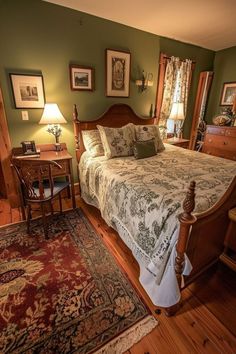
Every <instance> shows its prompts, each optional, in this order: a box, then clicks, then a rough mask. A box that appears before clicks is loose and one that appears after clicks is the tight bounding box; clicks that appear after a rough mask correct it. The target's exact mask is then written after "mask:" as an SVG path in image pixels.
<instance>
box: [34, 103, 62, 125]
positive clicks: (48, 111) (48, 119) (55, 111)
mask: <svg viewBox="0 0 236 354" xmlns="http://www.w3.org/2000/svg"><path fill="white" fill-rule="evenodd" d="M62 123H67V122H66V120H65V118H64V117H63V115H62V114H61V112H60V109H59V108H58V105H57V104H56V103H46V104H45V106H44V110H43V115H42V117H41V119H40V121H39V124H62Z"/></svg>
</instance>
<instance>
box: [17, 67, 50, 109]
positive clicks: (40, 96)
mask: <svg viewBox="0 0 236 354" xmlns="http://www.w3.org/2000/svg"><path fill="white" fill-rule="evenodd" d="M10 79H11V85H12V91H13V97H14V103H15V107H16V108H20V109H21V108H43V107H44V104H45V95H44V87H43V77H42V75H28V74H25V75H24V74H10Z"/></svg>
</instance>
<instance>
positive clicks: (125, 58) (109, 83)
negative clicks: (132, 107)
mask: <svg viewBox="0 0 236 354" xmlns="http://www.w3.org/2000/svg"><path fill="white" fill-rule="evenodd" d="M129 86H130V53H129V52H125V51H118V50H112V49H106V96H108V97H129Z"/></svg>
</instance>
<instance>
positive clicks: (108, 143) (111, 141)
mask: <svg viewBox="0 0 236 354" xmlns="http://www.w3.org/2000/svg"><path fill="white" fill-rule="evenodd" d="M97 128H98V130H99V132H100V135H101V140H102V144H103V148H104V152H105V156H106V158H107V159H111V158H112V157H118V156H130V155H133V154H134V150H133V145H134V140H135V134H134V125H133V124H132V123H129V124H127V125H125V126H124V127H121V128H109V127H103V126H101V125H97Z"/></svg>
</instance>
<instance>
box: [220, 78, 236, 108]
mask: <svg viewBox="0 0 236 354" xmlns="http://www.w3.org/2000/svg"><path fill="white" fill-rule="evenodd" d="M235 97H236V82H225V83H224V86H223V90H222V95H221V101H220V105H221V106H231V105H232V104H233V103H234V99H235Z"/></svg>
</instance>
